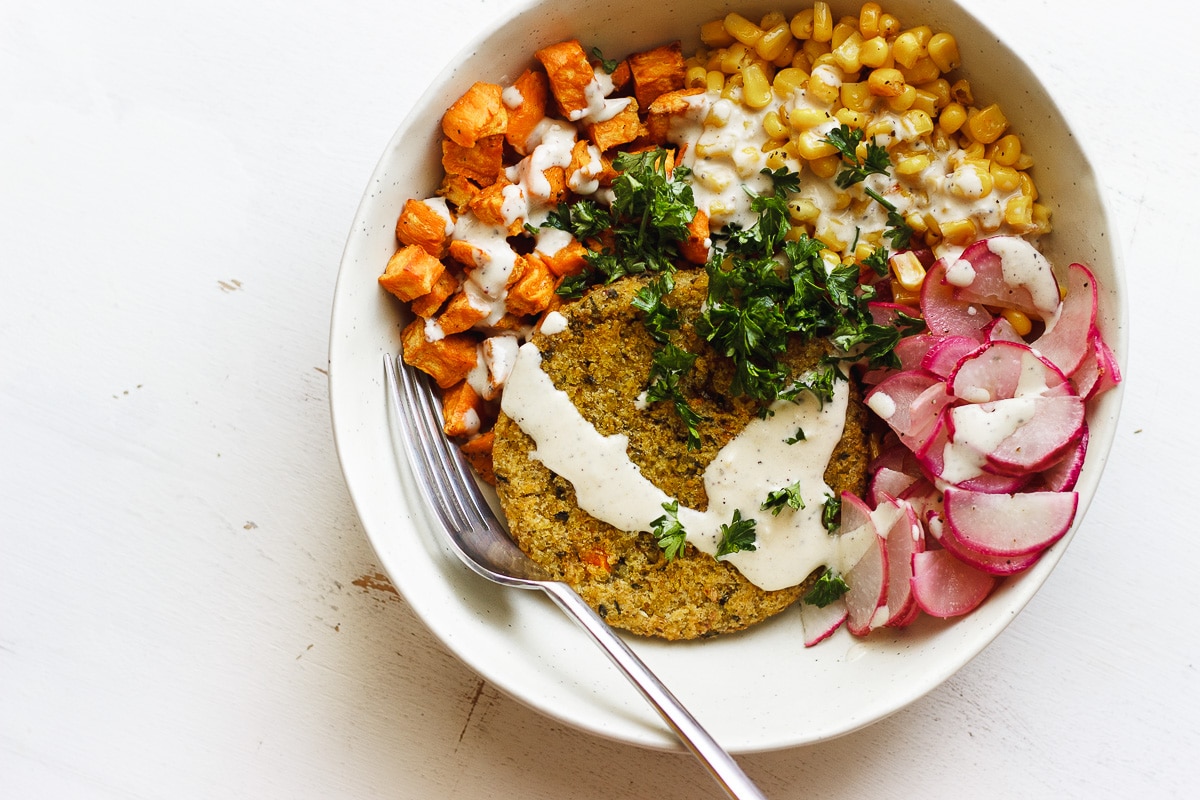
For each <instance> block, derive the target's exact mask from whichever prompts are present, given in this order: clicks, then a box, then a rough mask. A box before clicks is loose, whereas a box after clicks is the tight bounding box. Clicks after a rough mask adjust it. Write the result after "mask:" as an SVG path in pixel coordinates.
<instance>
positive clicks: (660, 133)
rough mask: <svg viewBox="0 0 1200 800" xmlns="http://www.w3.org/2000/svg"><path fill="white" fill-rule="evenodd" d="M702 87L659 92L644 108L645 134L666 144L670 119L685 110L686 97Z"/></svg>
mask: <svg viewBox="0 0 1200 800" xmlns="http://www.w3.org/2000/svg"><path fill="white" fill-rule="evenodd" d="M703 91H704V90H703V89H676V90H675V91H672V92H665V93H663V94H660V95H659V96H658V97H656V98H655V99H654V102H653V103H651V104H650V107H649V108H647V109H646V135H647V137H648V138H649V139H650V141H651V142H653V143H655V144H659V145H661V144H666V142H667V134H668V133H669V132H670V129H671V119H672V118H673V117H675V116H678V115H680V114H684V113H686V112H687V110H688V108H689V107H690V106H689V103H688V98H689V97H690V96H692V95H694V94H701V93H703Z"/></svg>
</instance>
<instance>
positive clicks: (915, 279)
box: [888, 250, 925, 292]
mask: <svg viewBox="0 0 1200 800" xmlns="http://www.w3.org/2000/svg"><path fill="white" fill-rule="evenodd" d="M888 263H889V264H891V265H892V274H893V275H895V276H896V282H897V283H898V284H900V286H901V287H903V288H905V289H907V290H908V291H910V292H915V291H917V290H918V289H920V288H921V284H922V283H924V282H925V267H924V266H923V265H922V264H921V259H919V258H917V254H916V253H914V252H912V251H911V250H906V251H904V252H903V253H896V254H895V255H894V256H892V257H891V258H889V259H888Z"/></svg>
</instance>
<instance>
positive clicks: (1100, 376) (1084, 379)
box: [1071, 328, 1121, 400]
mask: <svg viewBox="0 0 1200 800" xmlns="http://www.w3.org/2000/svg"><path fill="white" fill-rule="evenodd" d="M1088 344H1089V349H1088V352H1087V354H1086V355H1085V356H1084V358H1083V361H1082V362H1080V364H1079V368H1078V369H1076V370H1075V374H1074V375H1072V376H1071V384H1072V385H1073V386H1074V387H1075V391H1076V392H1078V393H1079V396H1080V397H1082V398H1084V399H1085V400H1091V399H1092V398H1093V397H1097V396H1099V395H1101V394H1103V393H1104V392H1107V391H1108V390H1109V389H1111V388H1113V387H1114V386H1116V385H1117V384H1118V383H1120V382H1121V370H1120V367H1118V366H1117V359H1116V356H1115V355H1113V352H1112V350H1110V349H1109V347H1108V345H1107V344H1105V343H1104V338H1103V337H1102V336H1101V335H1100V331H1099V330H1097V329H1095V328H1093V329H1092V333H1091V336H1090V337H1089V342H1088Z"/></svg>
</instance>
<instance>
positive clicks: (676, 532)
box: [650, 500, 687, 561]
mask: <svg viewBox="0 0 1200 800" xmlns="http://www.w3.org/2000/svg"><path fill="white" fill-rule="evenodd" d="M662 507H663V511H666V512H667V513H665V514H663V515H662V516H661V517H659V518H658V519H656V520H654V522H652V523H650V524H651V526H653V527H652V528H651V531H650V532H651V533H652V534H653V535H654V538H656V539H657V540H658V546H659V547H661V548H662V550H663V555H665V556H666V557H667V561H670V560H672V559H674V558H677V557H678V556H679V555H681V554H682V553H683V548H684V547H685V546H687V531H685V530H684V529H683V525H681V524H680V523H679V501H678V500H672V501H670V502H669V503H663V504H662Z"/></svg>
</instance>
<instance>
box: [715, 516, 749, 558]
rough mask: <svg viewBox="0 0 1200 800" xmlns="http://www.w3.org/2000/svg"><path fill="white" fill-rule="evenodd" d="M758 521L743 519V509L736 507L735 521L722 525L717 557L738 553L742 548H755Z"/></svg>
mask: <svg viewBox="0 0 1200 800" xmlns="http://www.w3.org/2000/svg"><path fill="white" fill-rule="evenodd" d="M757 524H758V522H757V521H756V520H754V519H753V518H747V519H742V512H741V509H734V511H733V521H732V522H730V523H729V524H728V525H724V524H723V525H721V540H720V541H719V542H718V543H717V558H720V557H721V556H727V555H729V554H730V553H737V552H739V551H741V550H754V549H755V546H754V540H755V538H756V534H755V532H754V527H755V525H757Z"/></svg>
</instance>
